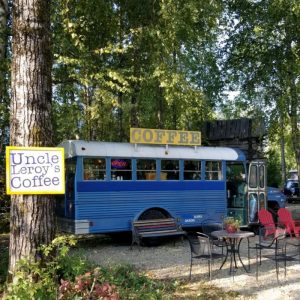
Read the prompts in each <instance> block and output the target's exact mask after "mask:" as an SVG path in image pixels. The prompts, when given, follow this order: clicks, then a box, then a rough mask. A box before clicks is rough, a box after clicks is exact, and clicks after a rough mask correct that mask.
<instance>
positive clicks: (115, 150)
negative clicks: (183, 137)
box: [58, 140, 246, 161]
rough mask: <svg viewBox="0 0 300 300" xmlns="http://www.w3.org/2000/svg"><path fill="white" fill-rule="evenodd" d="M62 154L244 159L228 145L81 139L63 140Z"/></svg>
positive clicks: (242, 155) (70, 155)
mask: <svg viewBox="0 0 300 300" xmlns="http://www.w3.org/2000/svg"><path fill="white" fill-rule="evenodd" d="M58 147H63V148H64V149H65V158H72V157H75V156H88V157H98V156H101V157H116V158H127V157H128V158H164V159H206V160H230V161H235V160H238V161H245V160H246V157H245V155H244V153H243V152H242V151H241V150H239V149H234V148H228V147H202V146H199V147H194V146H170V145H169V146H168V147H167V146H166V145H144V144H129V143H113V142H96V141H83V140H69V141H64V142H62V143H61V144H59V145H58Z"/></svg>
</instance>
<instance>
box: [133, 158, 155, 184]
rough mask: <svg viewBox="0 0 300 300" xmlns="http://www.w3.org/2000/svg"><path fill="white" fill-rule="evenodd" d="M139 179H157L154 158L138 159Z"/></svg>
mask: <svg viewBox="0 0 300 300" xmlns="http://www.w3.org/2000/svg"><path fill="white" fill-rule="evenodd" d="M136 163H137V170H136V176H137V180H156V163H155V160H154V159H137V161H136Z"/></svg>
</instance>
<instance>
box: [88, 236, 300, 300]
mask: <svg viewBox="0 0 300 300" xmlns="http://www.w3.org/2000/svg"><path fill="white" fill-rule="evenodd" d="M255 239H256V237H255V238H251V241H250V244H252V245H254V243H255ZM294 240H295V239H294ZM87 249H88V251H86V253H87V258H89V259H90V260H92V261H94V262H96V263H97V264H99V265H103V266H108V265H113V264H120V263H122V264H123V263H125V264H130V265H133V266H135V267H136V268H137V269H138V270H141V271H144V272H146V274H147V275H149V276H151V277H153V278H158V279H165V278H178V279H187V278H188V276H189V264H190V249H189V244H188V241H187V240H184V241H181V240H178V241H176V243H175V245H174V243H173V242H166V243H164V244H163V245H161V246H157V247H141V249H140V250H139V249H138V247H137V246H134V248H133V249H132V250H130V246H129V245H121V244H117V243H113V242H112V241H111V240H106V241H105V240H104V242H101V243H97V244H94V245H93V246H90V247H88V248H87ZM241 249H242V250H241V256H242V260H243V262H244V263H245V264H248V258H247V251H246V249H247V247H246V242H243V243H242V247H241ZM296 251H297V248H296V247H289V248H288V253H289V254H295V253H296ZM250 254H251V255H250V257H251V260H250V266H251V272H250V273H246V272H245V271H244V269H243V268H242V267H241V265H240V264H238V265H239V268H238V269H237V271H236V272H235V274H234V276H232V275H230V274H229V262H227V263H226V264H225V266H224V267H223V269H222V270H219V266H220V265H221V262H222V260H221V259H220V260H216V261H215V262H214V265H213V275H212V277H213V278H212V281H211V283H212V284H214V285H216V286H218V287H221V288H224V289H225V290H234V291H237V292H239V293H240V295H241V298H242V299H264V300H269V299H272V300H277V299H280V300H282V299H299V297H300V262H299V260H298V259H299V256H296V257H295V258H294V260H293V261H288V262H287V276H286V277H284V268H283V263H282V262H281V263H280V266H281V268H280V274H279V283H278V282H277V279H276V272H275V261H274V260H271V259H266V260H264V261H262V265H261V266H260V267H259V279H258V281H256V273H255V251H253V250H252V251H251V253H250ZM199 281H208V276H207V264H206V262H205V261H200V262H196V266H195V267H193V278H192V282H191V285H190V286H191V288H197V283H199Z"/></svg>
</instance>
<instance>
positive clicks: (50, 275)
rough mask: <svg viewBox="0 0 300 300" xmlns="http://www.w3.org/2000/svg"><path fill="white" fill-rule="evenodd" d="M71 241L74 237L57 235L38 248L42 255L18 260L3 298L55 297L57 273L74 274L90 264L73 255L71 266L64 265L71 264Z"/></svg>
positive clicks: (73, 241)
mask: <svg viewBox="0 0 300 300" xmlns="http://www.w3.org/2000/svg"><path fill="white" fill-rule="evenodd" d="M74 245H75V239H74V237H65V236H60V237H57V238H55V239H54V240H53V241H52V243H51V244H50V245H48V246H42V247H41V248H40V249H39V251H40V253H41V259H38V260H35V261H34V260H33V259H23V260H20V261H19V262H18V265H17V268H16V271H15V274H14V277H13V282H12V283H10V284H9V285H8V287H7V295H6V297H5V299H47V300H51V299H57V287H58V282H59V277H60V276H66V277H73V278H74V276H76V275H78V273H81V272H83V271H85V270H86V269H87V268H88V267H89V265H88V264H86V263H85V261H84V260H83V259H82V258H81V257H79V256H77V257H76V256H72V264H71V266H74V268H72V267H69V268H66V266H67V265H68V264H70V257H69V255H68V254H69V250H70V247H71V246H74Z"/></svg>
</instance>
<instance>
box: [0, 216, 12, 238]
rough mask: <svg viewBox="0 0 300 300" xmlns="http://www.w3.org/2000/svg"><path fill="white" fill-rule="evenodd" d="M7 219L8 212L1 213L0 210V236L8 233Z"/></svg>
mask: <svg viewBox="0 0 300 300" xmlns="http://www.w3.org/2000/svg"><path fill="white" fill-rule="evenodd" d="M9 218H10V215H9V213H8V212H4V213H1V210H0V234H2V233H8V232H9Z"/></svg>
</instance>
